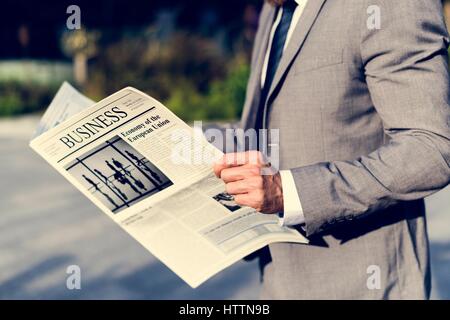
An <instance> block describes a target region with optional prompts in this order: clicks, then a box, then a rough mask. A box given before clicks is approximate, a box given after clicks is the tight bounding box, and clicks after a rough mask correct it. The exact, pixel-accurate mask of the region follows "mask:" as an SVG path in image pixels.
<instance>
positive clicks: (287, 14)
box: [255, 0, 297, 130]
mask: <svg viewBox="0 0 450 320" xmlns="http://www.w3.org/2000/svg"><path fill="white" fill-rule="evenodd" d="M296 7H297V3H296V2H295V1H294V0H287V1H286V2H285V3H284V4H283V13H282V14H281V20H280V23H279V24H278V26H277V28H276V30H275V33H274V35H273V39H272V46H271V47H270V54H269V61H268V64H267V71H266V79H265V81H264V87H263V88H262V90H261V98H260V103H259V109H258V114H257V116H256V126H255V129H256V130H259V129H261V128H263V123H262V122H263V113H264V106H265V104H266V100H267V95H268V94H269V90H270V86H271V85H272V82H273V78H274V76H275V72H276V71H277V68H278V64H279V63H280V59H281V56H282V54H283V49H284V44H285V43H286V36H287V33H288V30H289V27H290V25H291V21H292V16H293V15H294V11H295V8H296Z"/></svg>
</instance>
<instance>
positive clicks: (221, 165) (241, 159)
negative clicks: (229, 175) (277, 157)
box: [214, 150, 266, 177]
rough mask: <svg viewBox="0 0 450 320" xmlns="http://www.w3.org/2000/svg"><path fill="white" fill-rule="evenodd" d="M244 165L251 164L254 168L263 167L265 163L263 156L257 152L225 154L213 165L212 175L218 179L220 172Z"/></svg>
mask: <svg viewBox="0 0 450 320" xmlns="http://www.w3.org/2000/svg"><path fill="white" fill-rule="evenodd" d="M245 164H253V165H256V166H264V165H265V164H266V161H265V159H264V156H263V155H262V154H261V152H259V151H255V150H252V151H246V152H234V153H226V154H224V155H223V157H222V158H221V159H220V160H219V161H217V162H216V163H215V164H214V174H215V175H216V176H217V177H220V175H221V172H222V170H224V169H226V168H232V167H237V166H242V165H245Z"/></svg>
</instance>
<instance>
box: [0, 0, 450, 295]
mask: <svg viewBox="0 0 450 320" xmlns="http://www.w3.org/2000/svg"><path fill="white" fill-rule="evenodd" d="M444 2H445V9H444V11H445V13H446V15H447V17H449V18H450V0H445V1H444ZM262 3H263V0H246V1H242V0H228V1H219V0H216V1H215V0H209V1H206V0H190V1H175V0H164V1H163V0H147V1H138V0H99V1H88V0H77V1H76V2H74V1H65V0H63V1H56V0H54V1H50V0H40V1H25V0H14V1H13V0H6V1H2V2H1V4H0V7H1V9H0V230H1V232H0V298H25V299H40V298H56V299H66V298H67V299H70V298H100V299H102V298H157V299H161V298H180V299H183V298H186V299H190V298H206V299H208V298H218V299H222V298H257V297H258V291H259V283H258V279H259V274H258V267H257V265H256V263H254V262H253V263H244V262H241V263H238V264H236V265H234V266H233V267H231V268H229V269H227V270H226V271H224V272H222V273H221V274H219V275H218V276H216V277H214V278H213V279H211V280H210V281H208V282H207V283H206V284H205V285H203V286H201V287H200V288H198V289H196V290H192V289H190V288H189V287H188V286H187V285H185V284H184V283H183V282H182V281H181V280H179V279H178V277H177V276H175V275H174V274H173V273H172V272H171V271H169V270H168V269H167V268H166V267H164V266H163V265H162V264H160V263H159V262H158V261H157V260H156V259H155V258H153V257H152V256H151V255H150V254H149V253H148V252H147V251H146V250H145V249H143V248H141V246H140V245H139V244H137V243H136V242H135V241H134V240H132V239H131V238H130V237H129V236H128V235H126V234H125V233H124V232H123V231H122V230H121V229H120V228H119V227H117V226H116V225H114V223H113V222H111V221H110V220H109V219H108V218H107V217H106V216H104V215H103V214H102V213H100V212H99V211H98V210H97V209H96V208H95V207H94V206H93V205H92V204H90V203H88V201H86V200H85V199H84V198H83V196H82V195H81V194H79V192H77V191H76V190H75V189H74V188H73V187H71V186H70V185H69V184H68V183H67V182H66V181H65V180H64V179H63V178H62V177H60V176H59V174H58V173H56V172H54V171H53V170H52V169H51V168H50V167H49V166H48V165H47V164H46V163H45V162H44V161H43V160H41V159H39V158H38V157H37V155H35V154H34V153H33V152H32V151H31V150H30V149H29V148H28V139H29V137H30V136H31V134H32V132H33V130H34V127H35V126H36V123H37V121H38V119H39V115H40V113H41V112H42V111H43V110H44V109H45V108H46V107H47V106H48V104H49V103H50V101H51V99H52V97H53V95H54V94H55V92H56V90H57V88H58V87H59V86H60V85H61V83H62V82H63V81H64V80H67V81H69V82H71V83H72V84H74V85H75V86H76V87H77V88H78V89H80V90H81V91H82V92H83V93H85V94H86V95H88V96H89V97H90V98H92V99H93V100H100V99H102V98H104V97H106V96H107V95H109V94H111V93H113V92H115V91H117V90H119V89H121V88H123V87H125V86H134V87H136V88H138V89H140V90H142V91H144V92H147V93H148V94H150V95H152V96H154V97H155V98H157V99H159V100H160V101H162V102H163V103H164V104H165V105H166V106H167V107H169V108H170V109H172V110H173V111H174V112H175V113H176V114H177V115H179V116H180V117H181V118H183V119H184V120H186V121H193V120H208V121H234V120H236V119H238V118H239V116H240V112H241V110H242V105H243V101H244V96H245V88H246V83H247V78H248V74H249V60H250V54H251V48H252V43H253V38H254V35H255V31H256V28H257V21H258V15H259V10H260V8H261V5H262ZM72 4H76V5H78V6H79V7H80V9H81V24H82V27H81V29H80V30H68V28H67V26H66V22H67V19H68V18H69V16H70V13H69V14H68V13H66V10H67V8H68V7H69V6H70V5H72ZM449 21H450V20H449ZM449 199H450V191H449V189H448V188H447V189H446V190H444V191H442V192H440V193H438V194H436V195H434V196H432V197H431V198H430V199H428V200H427V206H428V209H429V229H430V239H431V247H432V261H433V264H432V267H433V275H434V277H433V284H434V289H433V290H434V291H433V297H434V298H450V271H449V270H450V232H449V230H450V229H449V226H450V212H449V211H450V210H449V208H450V200H449ZM72 264H74V265H79V266H80V268H81V270H82V290H74V291H70V290H67V288H66V285H65V281H66V278H67V274H66V268H67V266H69V265H72Z"/></svg>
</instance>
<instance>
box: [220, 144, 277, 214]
mask: <svg viewBox="0 0 450 320" xmlns="http://www.w3.org/2000/svg"><path fill="white" fill-rule="evenodd" d="M268 167H270V164H269V163H267V162H266V161H264V157H263V155H262V154H261V153H260V152H258V151H248V152H239V153H227V154H225V155H224V156H223V157H222V158H221V159H220V160H219V161H218V162H216V163H215V165H214V173H215V174H216V176H217V177H218V178H221V179H222V180H223V181H224V182H225V184H226V191H227V192H228V193H229V194H231V195H233V196H234V200H235V202H236V203H237V204H239V205H241V206H248V207H252V208H254V209H256V210H257V211H259V212H262V213H278V212H282V211H283V189H282V186H281V177H280V173H279V172H276V173H274V174H270V175H262V174H261V173H262V172H261V171H262V169H266V170H265V171H267V169H268Z"/></svg>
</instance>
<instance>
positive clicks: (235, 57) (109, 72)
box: [85, 29, 249, 121]
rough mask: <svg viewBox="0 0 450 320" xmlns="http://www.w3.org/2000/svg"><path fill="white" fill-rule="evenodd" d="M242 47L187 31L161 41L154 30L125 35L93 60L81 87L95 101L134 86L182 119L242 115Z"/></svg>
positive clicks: (245, 71)
mask: <svg viewBox="0 0 450 320" xmlns="http://www.w3.org/2000/svg"><path fill="white" fill-rule="evenodd" d="M247 60H248V58H247V55H246V52H244V51H243V50H239V49H237V50H235V51H233V52H226V51H225V50H223V49H222V48H221V47H220V45H219V43H218V42H217V41H214V40H212V39H210V38H205V37H201V36H198V35H195V34H189V33H185V32H175V33H174V34H172V35H171V36H170V37H169V38H167V39H164V40H161V39H159V38H158V37H157V35H156V33H155V32H153V30H152V29H148V30H146V31H145V32H144V33H143V34H139V35H133V36H130V35H126V36H124V37H122V39H119V40H118V41H116V42H114V43H112V44H111V45H109V46H106V47H105V48H103V50H101V52H100V53H99V55H98V56H97V57H96V58H95V59H94V60H93V61H92V63H91V66H90V75H89V80H88V84H87V86H86V88H85V92H86V93H87V95H88V96H90V97H93V98H94V99H95V100H99V99H101V98H103V97H105V96H107V95H109V94H111V93H114V92H115V91H117V90H120V89H122V88H123V87H126V86H133V87H136V88H137V89H139V90H142V91H144V92H146V93H148V94H150V95H151V96H153V97H154V98H156V99H158V100H160V101H161V102H162V103H164V104H165V105H166V106H167V107H168V108H170V109H171V110H172V111H174V112H175V113H176V114H177V115H178V116H179V117H181V118H182V119H183V120H185V121H193V120H231V119H236V118H238V117H239V116H240V113H241V110H242V105H243V103H244V98H245V91H246V84H247V78H248V75H249V66H248V63H247Z"/></svg>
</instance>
